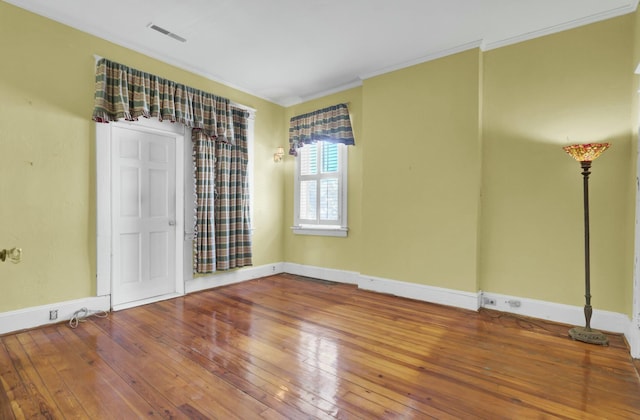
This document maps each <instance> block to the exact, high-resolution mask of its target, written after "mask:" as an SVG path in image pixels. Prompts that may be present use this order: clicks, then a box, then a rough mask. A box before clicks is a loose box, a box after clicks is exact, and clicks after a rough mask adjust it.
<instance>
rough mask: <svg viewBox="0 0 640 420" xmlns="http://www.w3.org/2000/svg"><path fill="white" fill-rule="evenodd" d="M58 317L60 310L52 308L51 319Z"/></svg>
mask: <svg viewBox="0 0 640 420" xmlns="http://www.w3.org/2000/svg"><path fill="white" fill-rule="evenodd" d="M56 319H58V310H57V309H52V310H50V311H49V321H55V320H56Z"/></svg>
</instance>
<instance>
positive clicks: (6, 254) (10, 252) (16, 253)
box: [0, 248, 22, 264]
mask: <svg viewBox="0 0 640 420" xmlns="http://www.w3.org/2000/svg"><path fill="white" fill-rule="evenodd" d="M7 258H8V259H9V261H11V262H12V263H14V264H18V263H19V262H20V260H21V259H22V249H20V248H11V249H3V250H2V251H0V261H5V260H6V259H7Z"/></svg>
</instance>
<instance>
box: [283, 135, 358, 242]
mask: <svg viewBox="0 0 640 420" xmlns="http://www.w3.org/2000/svg"><path fill="white" fill-rule="evenodd" d="M347 150H348V148H347V146H345V145H344V144H339V155H340V219H341V223H340V224H337V225H326V224H319V225H310V224H304V223H300V157H299V156H297V157H296V167H295V172H294V188H293V190H294V192H293V197H294V200H293V201H294V203H293V206H294V208H293V220H294V225H293V226H292V227H291V230H292V231H293V233H294V234H296V235H314V236H333V237H340V238H346V237H347V233H348V232H349V228H348V224H347V220H348V213H347V181H348V177H347V173H348V166H347V162H348V156H347Z"/></svg>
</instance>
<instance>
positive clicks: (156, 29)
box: [149, 23, 187, 42]
mask: <svg viewBox="0 0 640 420" xmlns="http://www.w3.org/2000/svg"><path fill="white" fill-rule="evenodd" d="M149 28H151V29H153V30H154V31H158V32H160V33H161V34H163V35H166V36H169V37H171V38H173V39H175V40H177V41H180V42H187V40H186V39H185V38H183V37H181V36H180V35H177V34H174V33H173V32H171V31H168V30H166V29H164V28H162V27H160V26H158V25H154V24H153V23H151V24H149Z"/></svg>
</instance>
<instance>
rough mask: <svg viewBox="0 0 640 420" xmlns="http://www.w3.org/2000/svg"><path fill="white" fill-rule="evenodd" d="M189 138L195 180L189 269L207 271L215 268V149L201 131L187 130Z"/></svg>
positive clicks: (209, 271)
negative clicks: (191, 264)
mask: <svg viewBox="0 0 640 420" xmlns="http://www.w3.org/2000/svg"><path fill="white" fill-rule="evenodd" d="M191 140H192V141H193V167H194V172H195V173H194V177H193V179H194V182H195V192H196V194H195V195H196V196H195V200H196V203H195V210H196V216H195V226H194V232H195V238H194V240H193V245H194V246H193V254H194V255H193V259H194V261H193V271H194V272H195V273H211V272H214V271H216V243H215V230H216V228H215V219H214V201H215V162H216V157H215V153H216V152H215V150H216V145H215V141H214V140H213V138H211V137H209V136H207V135H206V134H204V133H203V132H202V130H193V131H192V132H191Z"/></svg>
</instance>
